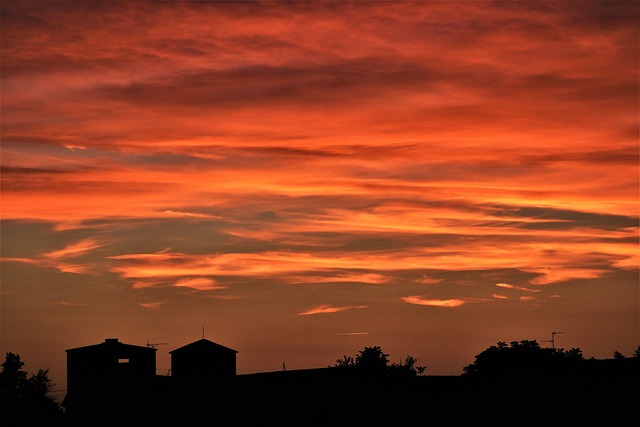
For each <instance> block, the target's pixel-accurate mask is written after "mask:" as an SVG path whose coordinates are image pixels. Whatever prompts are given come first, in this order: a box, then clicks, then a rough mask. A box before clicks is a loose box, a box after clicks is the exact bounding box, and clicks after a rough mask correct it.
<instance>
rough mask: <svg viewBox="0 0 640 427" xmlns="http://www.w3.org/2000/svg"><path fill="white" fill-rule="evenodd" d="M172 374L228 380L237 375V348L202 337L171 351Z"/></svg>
mask: <svg viewBox="0 0 640 427" xmlns="http://www.w3.org/2000/svg"><path fill="white" fill-rule="evenodd" d="M169 353H170V354H171V376H172V377H175V378H185V379H207V380H227V379H230V378H233V377H235V375H236V353H238V352H237V351H236V350H233V349H231V348H228V347H225V346H223V345H220V344H216V343H214V342H213V341H209V340H206V339H204V338H203V339H201V340H198V341H195V342H192V343H191V344H187V345H185V346H183V347H180V348H177V349H175V350H173V351H170V352H169Z"/></svg>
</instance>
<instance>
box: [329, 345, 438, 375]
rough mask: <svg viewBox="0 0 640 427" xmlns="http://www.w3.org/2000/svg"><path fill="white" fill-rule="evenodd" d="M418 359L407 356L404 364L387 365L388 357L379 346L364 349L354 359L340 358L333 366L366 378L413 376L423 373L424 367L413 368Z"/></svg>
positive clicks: (348, 357) (349, 357)
mask: <svg viewBox="0 0 640 427" xmlns="http://www.w3.org/2000/svg"><path fill="white" fill-rule="evenodd" d="M417 361H418V359H416V358H414V357H413V356H407V357H406V358H405V360H404V363H402V362H400V363H399V364H395V363H393V364H391V365H389V355H388V354H386V353H383V351H382V348H380V347H379V346H374V347H365V348H364V349H363V350H361V351H360V352H358V354H356V356H355V358H353V357H351V356H342V359H338V360H336V364H335V366H336V367H338V368H352V369H354V370H357V371H358V372H359V373H361V374H362V375H364V376H367V377H379V376H385V375H388V376H415V375H416V373H418V372H419V373H420V374H422V373H424V371H425V370H426V367H424V366H415V364H416V362H417Z"/></svg>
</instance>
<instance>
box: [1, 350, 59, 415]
mask: <svg viewBox="0 0 640 427" xmlns="http://www.w3.org/2000/svg"><path fill="white" fill-rule="evenodd" d="M1 366H2V372H0V416H1V417H0V418H1V419H3V420H6V421H10V422H14V423H17V424H16V425H27V426H29V425H38V426H48V425H56V424H57V423H58V422H59V421H60V416H61V412H60V406H59V405H58V403H57V402H56V401H55V400H54V399H53V398H52V397H51V396H50V395H49V393H50V392H51V390H52V389H53V382H52V381H51V380H50V379H49V371H48V370H43V369H39V370H38V372H37V373H35V374H31V376H27V375H28V374H27V372H26V371H24V370H23V369H22V368H23V367H24V362H23V361H22V360H20V356H19V355H17V354H14V353H7V354H6V358H5V362H4V363H2V364H1Z"/></svg>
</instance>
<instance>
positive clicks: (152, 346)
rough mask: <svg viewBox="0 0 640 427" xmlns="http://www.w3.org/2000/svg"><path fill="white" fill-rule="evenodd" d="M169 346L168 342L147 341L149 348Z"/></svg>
mask: <svg viewBox="0 0 640 427" xmlns="http://www.w3.org/2000/svg"><path fill="white" fill-rule="evenodd" d="M167 344H168V343H166V342H149V341H147V347H150V348H156V347H158V346H159V345H167Z"/></svg>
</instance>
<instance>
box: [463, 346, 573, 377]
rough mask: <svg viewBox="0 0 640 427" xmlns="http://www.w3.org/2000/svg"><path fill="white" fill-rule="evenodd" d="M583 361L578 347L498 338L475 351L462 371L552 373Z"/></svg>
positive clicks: (486, 373) (467, 373) (500, 374)
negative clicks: (481, 349) (549, 346)
mask: <svg viewBox="0 0 640 427" xmlns="http://www.w3.org/2000/svg"><path fill="white" fill-rule="evenodd" d="M583 361H584V357H583V356H582V351H581V350H580V349H579V348H572V349H571V350H568V351H565V350H563V349H555V348H543V347H540V345H539V344H538V343H537V342H536V341H529V340H523V341H512V342H511V343H510V344H509V345H507V343H505V342H498V343H497V344H496V345H494V346H491V347H489V348H488V349H486V350H484V351H483V352H482V353H480V354H478V355H476V358H475V362H473V363H472V364H470V365H467V366H465V367H464V368H463V375H470V376H502V375H514V374H551V373H557V372H567V371H570V370H572V369H574V368H576V367H578V366H579V365H580V364H581V363H582V362H583Z"/></svg>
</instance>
